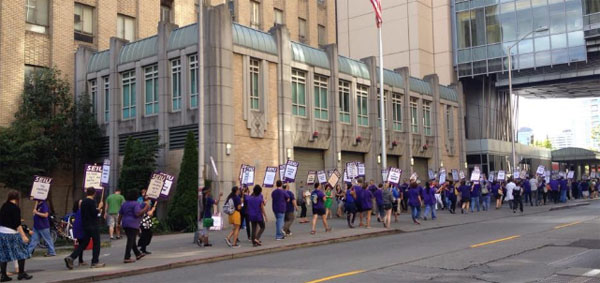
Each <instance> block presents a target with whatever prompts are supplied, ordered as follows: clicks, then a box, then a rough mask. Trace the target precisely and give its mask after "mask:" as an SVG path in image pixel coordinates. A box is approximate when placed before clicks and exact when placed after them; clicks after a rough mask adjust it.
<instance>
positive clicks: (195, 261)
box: [52, 229, 404, 282]
mask: <svg viewBox="0 0 600 283" xmlns="http://www.w3.org/2000/svg"><path fill="white" fill-rule="evenodd" d="M400 233H404V231H402V230H400V229H391V230H386V231H379V232H372V233H366V234H358V235H352V236H346V237H341V238H333V239H326V240H321V241H315V242H305V243H298V244H291V245H287V246H280V247H271V248H265V249H261V250H251V251H246V252H241V253H234V254H226V255H220V256H213V257H208V258H199V259H190V260H185V261H179V262H174V263H169V264H164V265H158V266H150V267H144V268H139V269H134V270H125V271H119V272H113V273H104V274H98V275H91V276H86V277H81V278H75V279H68V280H58V281H52V282H93V281H99V280H108V279H114V278H120V277H125V276H133V275H140V274H146V273H149V272H156V271H163V270H169V269H175V268H180V267H186V266H191V265H197V264H203V263H211V262H217V261H224V260H230V259H236V258H245V257H251V256H256V255H262V254H268V253H274V252H282V251H289V250H294V249H297V248H308V247H315V246H322V245H329V244H335V243H343V242H350V241H356V240H361V239H366V238H371V237H381V236H388V235H395V234H400Z"/></svg>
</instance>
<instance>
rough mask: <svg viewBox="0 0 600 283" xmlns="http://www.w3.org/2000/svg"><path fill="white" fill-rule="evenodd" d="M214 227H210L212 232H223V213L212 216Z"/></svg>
mask: <svg viewBox="0 0 600 283" xmlns="http://www.w3.org/2000/svg"><path fill="white" fill-rule="evenodd" d="M212 219H213V226H212V227H210V230H211V231H221V230H223V217H221V213H220V212H219V213H216V214H215V215H213V216H212Z"/></svg>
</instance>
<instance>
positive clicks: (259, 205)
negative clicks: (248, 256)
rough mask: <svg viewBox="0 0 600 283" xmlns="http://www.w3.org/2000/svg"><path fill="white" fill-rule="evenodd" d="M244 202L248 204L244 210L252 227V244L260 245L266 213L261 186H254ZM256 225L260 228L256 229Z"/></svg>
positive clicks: (254, 245)
mask: <svg viewBox="0 0 600 283" xmlns="http://www.w3.org/2000/svg"><path fill="white" fill-rule="evenodd" d="M246 203H247V205H248V207H247V208H246V212H247V213H248V220H250V225H251V227H252V233H251V235H252V236H251V237H252V246H253V247H257V246H262V242H261V241H260V236H261V235H262V233H263V232H264V231H265V222H266V221H267V213H265V200H264V199H263V196H262V187H261V186H259V185H255V186H254V188H253V189H252V195H249V196H247V201H246ZM257 227H260V230H258V231H257Z"/></svg>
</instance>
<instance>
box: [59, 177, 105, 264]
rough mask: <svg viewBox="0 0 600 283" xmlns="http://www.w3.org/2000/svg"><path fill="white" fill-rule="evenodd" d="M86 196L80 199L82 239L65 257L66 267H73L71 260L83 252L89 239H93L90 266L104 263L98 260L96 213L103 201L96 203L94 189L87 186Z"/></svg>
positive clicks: (98, 236)
mask: <svg viewBox="0 0 600 283" xmlns="http://www.w3.org/2000/svg"><path fill="white" fill-rule="evenodd" d="M85 194H86V197H85V199H83V200H82V201H81V206H80V208H79V209H80V210H81V226H82V228H83V238H82V241H81V242H80V243H79V246H77V249H75V250H74V251H73V253H71V255H69V256H67V257H65V264H66V266H67V268H68V269H73V260H74V259H75V258H76V257H78V256H79V254H81V252H83V250H84V249H85V248H86V247H87V245H88V244H89V242H90V240H91V241H93V245H94V247H93V251H92V265H91V267H92V268H98V267H104V263H100V262H99V259H98V258H99V257H100V229H99V227H98V215H100V214H101V213H102V207H103V206H104V203H103V202H102V201H100V204H98V205H96V201H95V200H94V197H95V196H96V189H94V188H91V187H90V188H87V189H86V190H85Z"/></svg>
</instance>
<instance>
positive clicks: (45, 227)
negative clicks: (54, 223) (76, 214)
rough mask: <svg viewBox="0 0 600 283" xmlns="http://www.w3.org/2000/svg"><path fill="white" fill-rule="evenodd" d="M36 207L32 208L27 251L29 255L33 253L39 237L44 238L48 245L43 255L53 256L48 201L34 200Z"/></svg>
mask: <svg viewBox="0 0 600 283" xmlns="http://www.w3.org/2000/svg"><path fill="white" fill-rule="evenodd" d="M36 204H37V205H36V207H35V208H34V209H33V236H32V237H31V241H30V242H29V246H28V248H27V251H28V252H29V256H32V255H33V251H34V250H35V248H36V247H37V245H38V244H39V243H40V239H44V241H45V242H46V245H48V252H47V253H46V254H45V255H44V256H55V255H56V252H55V251H54V241H52V237H50V221H49V220H48V217H50V209H49V208H48V203H47V202H46V201H45V200H40V201H37V202H36Z"/></svg>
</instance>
